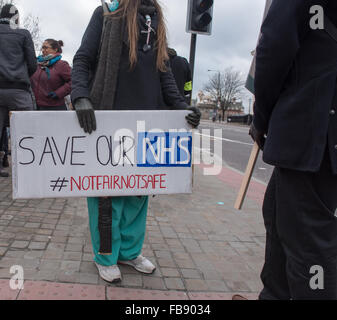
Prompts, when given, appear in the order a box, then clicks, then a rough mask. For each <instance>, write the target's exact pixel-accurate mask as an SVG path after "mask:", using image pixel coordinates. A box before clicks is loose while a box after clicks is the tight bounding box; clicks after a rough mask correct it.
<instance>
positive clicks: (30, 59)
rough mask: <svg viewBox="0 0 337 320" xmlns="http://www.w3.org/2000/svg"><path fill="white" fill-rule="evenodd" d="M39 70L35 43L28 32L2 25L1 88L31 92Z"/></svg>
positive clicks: (0, 54) (0, 29)
mask: <svg viewBox="0 0 337 320" xmlns="http://www.w3.org/2000/svg"><path fill="white" fill-rule="evenodd" d="M36 69H37V62H36V55H35V49H34V43H33V40H32V37H31V35H30V33H29V31H28V30H25V29H19V28H18V29H13V28H11V26H10V25H9V23H6V22H2V23H0V88H2V89H24V90H27V91H28V90H29V88H30V80H29V78H30V77H31V76H32V75H33V74H34V72H35V71H36Z"/></svg>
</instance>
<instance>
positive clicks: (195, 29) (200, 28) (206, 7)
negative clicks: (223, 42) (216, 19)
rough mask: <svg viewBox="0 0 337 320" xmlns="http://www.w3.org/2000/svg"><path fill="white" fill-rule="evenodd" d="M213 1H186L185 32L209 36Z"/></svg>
mask: <svg viewBox="0 0 337 320" xmlns="http://www.w3.org/2000/svg"><path fill="white" fill-rule="evenodd" d="M213 4H214V1H213V0H188V7H187V24H186V32H189V33H198V34H206V35H210V34H211V32H212V20H213V17H212V16H213Z"/></svg>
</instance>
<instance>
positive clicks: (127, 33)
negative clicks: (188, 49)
mask: <svg viewBox="0 0 337 320" xmlns="http://www.w3.org/2000/svg"><path fill="white" fill-rule="evenodd" d="M118 5H119V7H118ZM103 17H104V18H103ZM103 24H104V28H103ZM101 39H102V40H101ZM97 57H99V59H97ZM107 65H108V67H107ZM72 80H73V88H72V94H71V96H72V101H73V105H74V108H75V110H76V112H77V116H78V119H79V123H80V126H81V127H82V128H83V129H84V131H85V132H88V133H91V132H92V131H93V130H95V129H96V118H95V113H94V110H163V109H167V108H168V107H166V106H169V108H172V109H182V110H184V109H190V110H191V111H193V112H192V113H190V114H189V115H188V116H187V117H186V119H187V121H188V122H189V123H190V124H191V125H192V126H194V127H196V126H198V124H199V121H200V112H199V110H198V109H197V108H189V106H188V105H187V104H186V102H185V100H184V98H183V97H182V96H181V95H180V93H179V91H178V88H177V85H176V83H175V80H174V77H173V75H172V72H171V70H170V68H169V65H168V55H167V41H166V32H165V23H164V18H163V13H162V9H161V7H160V5H159V4H158V2H157V1H156V0H153V1H152V0H121V1H120V2H119V4H118V1H113V2H112V3H111V4H110V5H109V7H108V6H107V5H106V4H105V2H103V6H100V7H98V8H97V9H96V10H95V12H94V14H93V16H92V18H91V20H90V22H89V25H88V27H87V30H86V31H85V34H84V36H83V39H82V44H81V47H80V48H79V50H78V51H77V53H76V55H75V57H74V63H73V73H72ZM147 210H148V196H140V197H137V196H134V197H131V196H128V197H106V198H103V197H101V198H88V211H89V225H90V233H91V239H92V245H93V251H94V255H95V256H94V261H95V264H96V266H97V268H98V272H99V275H100V276H101V278H102V279H104V280H106V281H109V282H112V281H117V280H120V279H121V273H120V270H119V268H118V266H117V263H120V264H127V265H130V266H132V267H134V268H135V269H136V270H137V271H139V272H142V273H146V274H150V273H152V272H154V270H155V266H154V265H153V264H152V263H151V262H150V261H149V260H148V259H146V258H145V257H143V256H142V255H141V251H142V247H143V242H144V237H145V229H146V216H147Z"/></svg>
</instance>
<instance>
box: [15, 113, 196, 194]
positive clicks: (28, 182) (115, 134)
mask: <svg viewBox="0 0 337 320" xmlns="http://www.w3.org/2000/svg"><path fill="white" fill-rule="evenodd" d="M187 113H188V112H187V111H96V113H95V114H96V119H97V130H96V131H95V132H93V133H92V134H91V135H88V134H85V133H84V132H83V131H82V129H81V128H80V126H79V125H78V121H77V118H76V114H75V112H72V111H65V112H62V111H58V112H53V111H50V112H38V111H31V112H13V113H12V115H11V145H12V168H13V175H12V176H13V198H14V199H27V198H59V197H95V196H103V197H104V196H127V195H150V194H173V193H191V192H192V130H191V129H190V127H189V126H188V124H187V123H186V120H185V116H186V114H187Z"/></svg>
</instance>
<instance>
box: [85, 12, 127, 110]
mask: <svg viewBox="0 0 337 320" xmlns="http://www.w3.org/2000/svg"><path fill="white" fill-rule="evenodd" d="M124 31H125V24H124V22H123V19H122V17H121V16H119V17H118V16H116V15H114V16H111V15H105V16H104V21H103V30H102V38H101V47H100V50H99V57H98V63H97V68H96V74H95V78H94V82H93V85H92V89H91V93H90V99H91V102H92V104H93V106H94V109H95V110H112V109H113V106H114V99H115V93H116V87H117V76H118V70H119V63H120V57H121V53H122V47H123V37H124Z"/></svg>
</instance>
